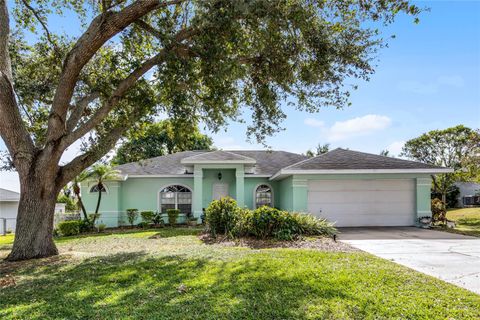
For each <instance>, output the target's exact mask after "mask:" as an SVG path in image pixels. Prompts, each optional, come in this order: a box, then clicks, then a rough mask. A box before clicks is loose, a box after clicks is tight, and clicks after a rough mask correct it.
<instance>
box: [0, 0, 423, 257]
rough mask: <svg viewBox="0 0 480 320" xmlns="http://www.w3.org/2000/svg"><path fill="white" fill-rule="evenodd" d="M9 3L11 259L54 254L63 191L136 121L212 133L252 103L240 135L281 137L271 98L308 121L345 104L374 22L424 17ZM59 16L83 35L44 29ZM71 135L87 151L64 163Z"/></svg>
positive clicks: (356, 5)
mask: <svg viewBox="0 0 480 320" xmlns="http://www.w3.org/2000/svg"><path fill="white" fill-rule="evenodd" d="M8 3H9V4H10V5H9V6H10V7H9V6H7V0H0V135H1V137H2V139H3V141H4V142H5V145H6V146H7V149H8V152H9V154H10V161H11V163H12V165H13V167H14V168H15V170H17V172H18V174H19V177H20V184H21V190H22V191H21V198H20V202H19V209H18V219H17V227H16V232H17V233H16V235H15V241H14V244H13V248H12V251H11V252H10V254H9V256H8V258H7V259H9V260H20V259H29V258H38V257H46V256H50V255H55V254H57V253H58V251H57V248H56V247H55V244H54V242H53V238H52V231H53V214H54V207H55V200H56V198H57V194H58V192H59V191H60V189H61V188H62V187H63V186H65V185H66V184H67V183H68V182H69V181H72V180H73V178H74V177H75V176H77V175H78V174H79V173H80V172H82V171H83V170H85V169H86V168H87V167H89V166H91V165H92V164H94V163H95V162H97V161H98V160H99V159H100V158H101V157H103V156H104V155H105V154H106V153H107V152H108V151H109V150H111V149H112V148H113V147H114V146H115V144H116V142H117V141H118V140H119V139H120V138H121V137H122V136H124V134H125V132H126V131H127V130H128V129H129V128H131V127H132V125H133V123H136V122H142V121H146V120H151V119H152V118H153V117H154V116H155V115H156V114H158V113H159V112H163V113H166V114H167V115H169V116H171V117H174V118H176V119H189V120H194V121H195V123H198V122H200V121H201V122H203V123H206V125H207V126H208V127H209V128H210V129H211V130H213V131H216V130H218V129H219V128H220V127H222V126H224V125H225V124H227V123H228V121H229V120H231V119H233V120H239V119H240V115H241V114H242V112H241V110H242V108H248V109H250V111H251V113H250V114H251V118H250V119H249V120H251V124H250V125H249V127H248V129H247V134H248V136H249V137H253V138H255V139H257V140H258V141H260V142H261V141H264V139H265V137H266V136H268V135H271V134H273V133H275V132H277V131H278V130H280V129H281V127H280V124H281V122H282V120H283V119H284V118H285V113H284V112H283V111H282V109H281V108H280V102H283V101H287V99H288V105H290V106H292V107H295V108H296V109H298V110H306V111H309V112H315V111H318V110H319V109H320V108H321V107H325V106H335V107H336V108H341V107H342V106H344V105H346V104H347V103H348V96H349V91H350V89H351V88H352V87H351V86H347V85H345V79H347V78H348V79H349V82H350V83H351V82H352V81H351V79H352V78H359V79H365V80H367V79H368V77H369V75H370V74H371V73H372V72H373V71H374V69H373V65H374V64H375V61H372V60H373V59H374V58H375V57H376V56H377V50H378V49H379V48H381V47H382V46H383V45H384V44H385V41H384V40H383V39H382V38H381V35H380V32H379V31H378V29H376V27H378V26H379V25H381V24H389V23H391V22H393V20H394V18H395V16H396V15H397V14H399V13H401V12H403V13H407V14H412V15H414V16H416V15H417V14H418V13H419V11H420V10H419V9H418V8H417V7H416V6H414V5H411V4H410V3H409V2H408V1H406V0H405V1H404V0H383V1H375V0H361V1H360V0H322V1H320V0H276V1H271V0H109V1H103V0H102V1H92V0H62V1H53V0H16V1H9V2H8ZM9 9H10V10H11V12H12V14H9ZM64 13H68V21H69V22H70V21H76V18H78V19H79V20H80V22H81V23H79V25H78V32H79V34H80V36H78V37H76V36H75V34H76V33H73V34H66V33H58V32H56V31H58V30H53V29H51V28H50V26H51V23H50V21H49V19H51V18H52V17H55V16H58V15H62V14H64ZM10 20H12V21H13V23H10ZM57 22H58V21H57ZM12 27H13V28H14V29H13V30H11V28H12ZM31 32H33V33H35V34H36V35H33V36H32V35H31V34H29V33H31ZM27 38H28V39H29V41H28V42H27V41H26V39H27ZM79 140H80V141H83V152H82V153H81V154H80V155H78V156H77V157H75V158H74V159H73V160H71V161H70V162H68V163H66V164H60V159H61V157H62V155H63V154H64V152H65V150H66V149H67V148H69V147H71V146H72V145H73V144H74V143H75V142H77V141H79Z"/></svg>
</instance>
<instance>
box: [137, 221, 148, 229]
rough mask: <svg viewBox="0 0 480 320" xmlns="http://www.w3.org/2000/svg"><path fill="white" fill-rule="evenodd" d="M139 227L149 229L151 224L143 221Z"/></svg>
mask: <svg viewBox="0 0 480 320" xmlns="http://www.w3.org/2000/svg"><path fill="white" fill-rule="evenodd" d="M137 226H138V227H140V228H148V227H149V226H150V224H149V223H148V222H145V221H142V222H140V223H139V224H137Z"/></svg>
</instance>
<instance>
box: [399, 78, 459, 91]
mask: <svg viewBox="0 0 480 320" xmlns="http://www.w3.org/2000/svg"><path fill="white" fill-rule="evenodd" d="M464 84H465V81H464V80H463V78H462V77H461V76H458V75H454V76H440V77H438V78H437V79H435V80H434V81H432V82H427V83H425V82H420V81H416V80H414V81H402V82H400V83H398V86H397V87H398V89H400V90H401V91H406V92H413V93H419V94H434V93H437V92H438V91H440V89H441V88H442V87H455V88H461V87H463V85H464Z"/></svg>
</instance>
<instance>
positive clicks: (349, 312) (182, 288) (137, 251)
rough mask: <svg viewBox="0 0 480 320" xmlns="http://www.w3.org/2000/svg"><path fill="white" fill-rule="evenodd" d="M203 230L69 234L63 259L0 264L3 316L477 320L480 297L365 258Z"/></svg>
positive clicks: (62, 245)
mask: <svg viewBox="0 0 480 320" xmlns="http://www.w3.org/2000/svg"><path fill="white" fill-rule="evenodd" d="M199 233H200V229H168V228H166V229H161V230H160V231H159V230H147V231H141V232H131V233H123V234H105V235H103V236H89V237H72V238H69V239H67V240H62V241H58V242H57V243H58V246H59V249H60V251H61V255H60V256H58V257H52V258H49V259H42V260H36V261H30V262H18V263H6V262H2V263H0V274H3V276H4V278H5V275H7V274H8V277H9V278H10V279H14V282H11V285H10V286H6V287H4V288H3V289H0V318H1V319H25V318H28V319H53V318H55V319H125V318H126V319H379V318H380V319H392V318H397V319H446V318H448V319H478V318H479V317H480V309H479V308H478V306H479V305H480V296H478V295H475V294H473V293H471V292H469V291H467V290H464V289H461V288H458V287H455V286H453V285H450V284H447V283H444V282H443V281H440V280H437V279H434V278H432V277H429V276H426V275H423V274H421V273H417V272H415V271H412V270H410V269H407V268H405V267H402V266H399V265H396V264H394V263H392V262H390V261H387V260H382V259H379V258H376V257H374V256H372V255H369V254H367V253H363V252H323V251H319V250H311V249H289V248H269V249H260V250H259V249H252V248H249V247H239V246H235V245H234V244H231V243H228V244H221V243H214V244H206V243H204V242H202V241H201V240H200V239H199V237H198V234H199ZM1 248H2V247H1V246H0V255H4V254H6V253H7V252H6V251H7V250H6V249H5V246H4V247H3V251H2V249H1ZM0 278H1V276H0Z"/></svg>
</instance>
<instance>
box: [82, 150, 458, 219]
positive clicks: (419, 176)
mask: <svg viewBox="0 0 480 320" xmlns="http://www.w3.org/2000/svg"><path fill="white" fill-rule="evenodd" d="M117 169H118V170H120V171H121V173H122V177H123V178H122V179H120V180H119V181H109V182H107V184H106V187H105V190H101V191H102V192H104V194H102V202H101V207H100V212H101V213H102V216H101V218H100V221H101V223H105V224H107V225H108V226H117V225H119V224H124V223H125V221H126V218H125V211H126V209H129V208H135V209H138V210H139V211H142V210H153V211H161V212H166V210H167V209H169V208H178V209H179V210H180V211H181V212H182V213H184V214H186V215H192V216H194V217H196V218H199V217H200V216H201V215H202V211H203V209H204V208H206V207H207V206H208V205H209V203H210V202H211V201H212V200H214V199H220V198H222V197H225V196H230V197H232V198H235V199H236V200H237V202H238V204H239V205H240V206H242V207H243V206H245V207H248V208H251V209H254V208H256V207H259V206H262V205H269V206H274V207H277V208H280V209H284V210H292V211H299V212H308V213H311V214H313V215H315V216H317V217H323V218H326V219H328V220H330V221H332V222H336V225H337V226H410V225H415V224H416V222H417V218H418V217H421V216H426V215H431V211H430V186H431V175H432V174H436V173H444V172H451V171H452V170H451V169H447V168H441V167H436V166H431V165H427V164H423V163H419V162H413V161H407V160H401V159H396V158H391V157H384V156H379V155H374V154H368V153H363V152H357V151H351V150H345V149H335V150H333V151H330V152H328V153H326V154H323V155H320V156H318V157H314V158H306V157H305V156H303V155H300V154H295V153H291V152H285V151H246V150H244V151H221V150H220V151H185V152H179V153H175V154H169V155H165V156H161V157H156V158H152V159H147V160H144V161H139V162H135V163H128V164H124V165H120V166H118V167H117ZM98 191H99V190H98V188H97V187H96V186H95V183H94V182H92V181H90V182H88V181H86V182H84V183H83V184H82V197H83V200H84V203H85V206H86V208H87V211H89V212H93V210H94V208H95V205H96V200H97V196H98ZM139 221H140V220H138V222H139Z"/></svg>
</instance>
